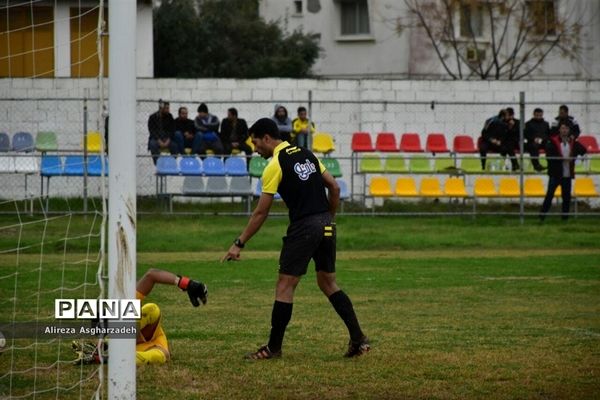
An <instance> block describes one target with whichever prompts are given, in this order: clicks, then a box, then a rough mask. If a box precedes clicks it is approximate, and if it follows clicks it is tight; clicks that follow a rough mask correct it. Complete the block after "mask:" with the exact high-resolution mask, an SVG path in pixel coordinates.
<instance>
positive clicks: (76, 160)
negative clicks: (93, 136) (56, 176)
mask: <svg viewBox="0 0 600 400" xmlns="http://www.w3.org/2000/svg"><path fill="white" fill-rule="evenodd" d="M63 174H64V175H67V176H82V175H83V156H66V157H65V168H64V171H63Z"/></svg>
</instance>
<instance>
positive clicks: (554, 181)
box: [540, 176, 571, 219]
mask: <svg viewBox="0 0 600 400" xmlns="http://www.w3.org/2000/svg"><path fill="white" fill-rule="evenodd" d="M558 185H560V187H561V190H562V218H563V219H567V218H569V207H570V206H571V178H556V177H553V176H551V177H550V178H549V179H548V191H547V192H546V197H545V198H544V203H543V204H542V209H541V210H540V218H541V219H544V217H545V216H546V213H547V212H548V210H550V206H551V205H552V199H553V198H554V192H555V191H556V188H557V187H558Z"/></svg>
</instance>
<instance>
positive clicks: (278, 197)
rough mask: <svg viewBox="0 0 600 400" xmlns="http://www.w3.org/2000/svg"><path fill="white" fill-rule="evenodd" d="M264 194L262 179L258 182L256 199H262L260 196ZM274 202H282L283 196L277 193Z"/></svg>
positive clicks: (255, 191) (255, 193)
mask: <svg viewBox="0 0 600 400" xmlns="http://www.w3.org/2000/svg"><path fill="white" fill-rule="evenodd" d="M261 194H262V179H259V180H258V182H256V189H255V190H254V195H255V196H256V197H260V195H261ZM273 199H274V200H281V195H280V194H279V193H275V196H273Z"/></svg>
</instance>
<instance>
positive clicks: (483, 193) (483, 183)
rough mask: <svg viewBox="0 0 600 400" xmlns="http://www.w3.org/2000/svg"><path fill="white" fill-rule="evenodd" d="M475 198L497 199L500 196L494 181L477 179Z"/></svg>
mask: <svg viewBox="0 0 600 400" xmlns="http://www.w3.org/2000/svg"><path fill="white" fill-rule="evenodd" d="M473 193H474V194H475V197H495V196H498V192H497V191H496V186H495V185H494V180H493V179H492V178H476V179H475V185H474V189H473Z"/></svg>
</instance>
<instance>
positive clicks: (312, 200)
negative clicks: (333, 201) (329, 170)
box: [262, 142, 329, 222]
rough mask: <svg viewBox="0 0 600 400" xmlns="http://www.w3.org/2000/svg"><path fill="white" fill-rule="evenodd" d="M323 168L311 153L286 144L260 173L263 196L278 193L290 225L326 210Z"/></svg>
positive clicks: (278, 147) (277, 148) (283, 143)
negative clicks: (287, 211) (287, 212)
mask: <svg viewBox="0 0 600 400" xmlns="http://www.w3.org/2000/svg"><path fill="white" fill-rule="evenodd" d="M323 172H325V167H324V166H323V164H321V162H320V161H319V160H318V159H317V157H315V155H314V154H313V153H311V152H310V151H308V150H306V149H304V148H302V147H297V146H291V145H290V144H289V143H288V142H281V143H280V144H279V145H278V146H277V147H275V149H274V150H273V158H271V161H269V164H267V166H266V168H265V170H264V171H263V175H262V181H263V187H262V191H263V193H268V194H273V195H274V194H275V193H279V194H280V195H281V198H282V199H283V201H284V202H285V204H286V205H287V207H288V209H289V215H290V221H292V222H294V221H298V220H299V219H302V218H304V217H307V216H309V215H313V214H320V213H323V212H326V211H328V210H329V201H328V200H327V195H326V194H325V184H324V183H323V176H322V174H323Z"/></svg>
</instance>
